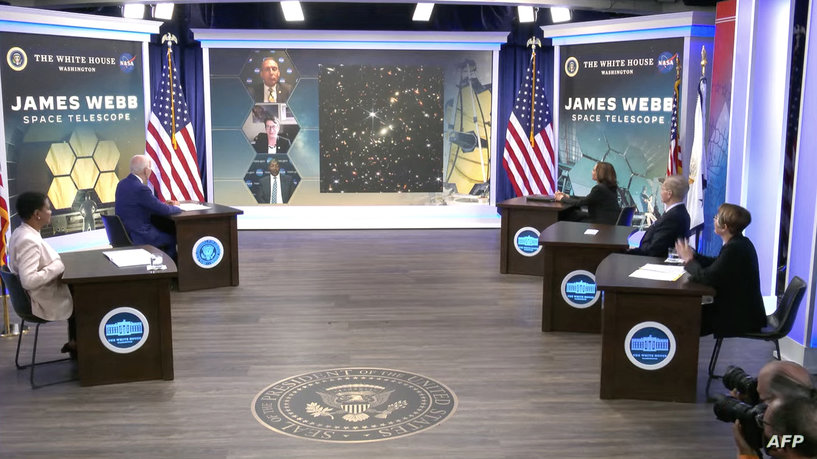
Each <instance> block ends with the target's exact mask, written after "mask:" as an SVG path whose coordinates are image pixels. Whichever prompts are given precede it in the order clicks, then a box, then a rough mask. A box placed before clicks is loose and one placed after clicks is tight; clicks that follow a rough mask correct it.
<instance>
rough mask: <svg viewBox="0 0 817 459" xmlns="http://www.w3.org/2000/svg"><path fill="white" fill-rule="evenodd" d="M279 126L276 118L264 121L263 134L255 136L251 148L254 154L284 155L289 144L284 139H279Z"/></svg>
mask: <svg viewBox="0 0 817 459" xmlns="http://www.w3.org/2000/svg"><path fill="white" fill-rule="evenodd" d="M279 132H281V124H280V122H279V121H278V118H275V117H268V118H266V119H265V120H264V132H262V133H260V134H258V135H257V136H255V139H253V148H254V149H255V151H256V153H269V154H275V153H286V152H288V151H289V147H290V145H291V142H290V141H289V139H287V138H286V137H281V136H280V135H278V133H279Z"/></svg>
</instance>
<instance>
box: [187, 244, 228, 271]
mask: <svg viewBox="0 0 817 459" xmlns="http://www.w3.org/2000/svg"><path fill="white" fill-rule="evenodd" d="M222 258H224V245H222V243H221V241H219V240H218V239H216V238H214V237H213V236H204V237H202V238H201V239H199V240H198V241H196V243H195V244H193V262H194V263H196V264H197V265H198V266H199V267H201V268H204V269H210V268H213V267H215V266H217V265H218V264H219V263H220V262H221V259H222Z"/></svg>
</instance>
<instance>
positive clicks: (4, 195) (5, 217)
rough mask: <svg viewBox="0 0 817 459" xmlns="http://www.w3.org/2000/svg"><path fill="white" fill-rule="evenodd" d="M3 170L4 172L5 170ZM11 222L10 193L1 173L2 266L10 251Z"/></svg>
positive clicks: (0, 250)
mask: <svg viewBox="0 0 817 459" xmlns="http://www.w3.org/2000/svg"><path fill="white" fill-rule="evenodd" d="M4 162H5V161H4ZM2 169H3V172H4V171H5V168H2ZM10 222H11V219H10V218H9V191H8V189H7V188H6V181H5V177H4V174H2V173H0V266H4V265H5V264H6V251H7V250H8V246H7V240H6V233H8V230H9V223H10Z"/></svg>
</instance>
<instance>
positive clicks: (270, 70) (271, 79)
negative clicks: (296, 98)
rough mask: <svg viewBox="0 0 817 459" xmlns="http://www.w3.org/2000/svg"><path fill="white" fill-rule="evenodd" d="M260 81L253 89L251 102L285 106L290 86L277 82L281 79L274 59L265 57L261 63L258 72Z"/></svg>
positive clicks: (290, 89) (290, 91) (290, 90)
mask: <svg viewBox="0 0 817 459" xmlns="http://www.w3.org/2000/svg"><path fill="white" fill-rule="evenodd" d="M259 74H260V76H261V81H259V82H257V83H256V84H255V85H254V86H253V88H252V91H253V96H252V97H253V100H254V101H256V102H267V103H278V104H285V103H286V102H287V101H288V100H289V95H290V94H291V93H292V86H290V85H288V84H286V83H283V82H281V81H278V80H279V78H280V77H281V70H280V69H279V68H278V62H276V61H275V58H274V57H265V58H264V60H263V61H261V71H260V73H259Z"/></svg>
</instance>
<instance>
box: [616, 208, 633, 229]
mask: <svg viewBox="0 0 817 459" xmlns="http://www.w3.org/2000/svg"><path fill="white" fill-rule="evenodd" d="M633 215H635V206H629V207H622V208H621V212H620V213H619V214H618V220H617V221H616V225H618V226H631V225H632V224H633Z"/></svg>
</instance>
